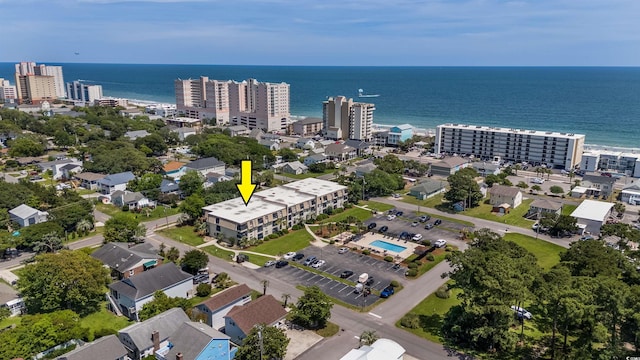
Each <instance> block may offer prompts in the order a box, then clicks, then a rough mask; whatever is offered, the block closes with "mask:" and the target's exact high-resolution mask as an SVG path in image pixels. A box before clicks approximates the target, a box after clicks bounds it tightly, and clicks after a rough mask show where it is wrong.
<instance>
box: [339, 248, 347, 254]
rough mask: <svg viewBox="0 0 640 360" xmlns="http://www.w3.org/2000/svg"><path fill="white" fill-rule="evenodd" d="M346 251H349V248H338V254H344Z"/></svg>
mask: <svg viewBox="0 0 640 360" xmlns="http://www.w3.org/2000/svg"><path fill="white" fill-rule="evenodd" d="M347 251H349V248H346V247H341V248H340V249H338V254H344V253H346V252H347Z"/></svg>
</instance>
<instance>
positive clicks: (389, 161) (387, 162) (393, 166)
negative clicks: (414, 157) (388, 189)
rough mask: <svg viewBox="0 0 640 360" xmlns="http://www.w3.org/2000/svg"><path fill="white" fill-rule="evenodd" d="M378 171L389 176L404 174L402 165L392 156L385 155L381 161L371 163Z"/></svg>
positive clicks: (400, 161)
mask: <svg viewBox="0 0 640 360" xmlns="http://www.w3.org/2000/svg"><path fill="white" fill-rule="evenodd" d="M373 162H374V163H375V164H376V165H378V169H380V170H382V171H384V172H386V173H389V174H404V163H403V162H402V160H400V159H399V158H398V157H397V156H395V155H393V154H389V155H385V156H384V157H383V158H382V159H375V160H374V161H373Z"/></svg>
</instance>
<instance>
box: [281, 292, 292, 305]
mask: <svg viewBox="0 0 640 360" xmlns="http://www.w3.org/2000/svg"><path fill="white" fill-rule="evenodd" d="M289 299H291V295H290V294H282V300H283V301H284V307H285V308H286V307H287V302H288V301H289Z"/></svg>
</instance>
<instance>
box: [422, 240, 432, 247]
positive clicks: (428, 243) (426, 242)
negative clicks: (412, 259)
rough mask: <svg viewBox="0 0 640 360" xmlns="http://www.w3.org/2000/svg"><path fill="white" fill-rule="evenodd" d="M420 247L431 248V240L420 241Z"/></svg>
mask: <svg viewBox="0 0 640 360" xmlns="http://www.w3.org/2000/svg"><path fill="white" fill-rule="evenodd" d="M422 245H424V246H431V240H422Z"/></svg>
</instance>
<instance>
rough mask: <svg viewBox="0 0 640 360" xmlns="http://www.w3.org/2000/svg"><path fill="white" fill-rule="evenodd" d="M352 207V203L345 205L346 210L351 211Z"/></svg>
mask: <svg viewBox="0 0 640 360" xmlns="http://www.w3.org/2000/svg"><path fill="white" fill-rule="evenodd" d="M352 207H353V204H352V203H346V204H344V208H345V209H351V208H352Z"/></svg>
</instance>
